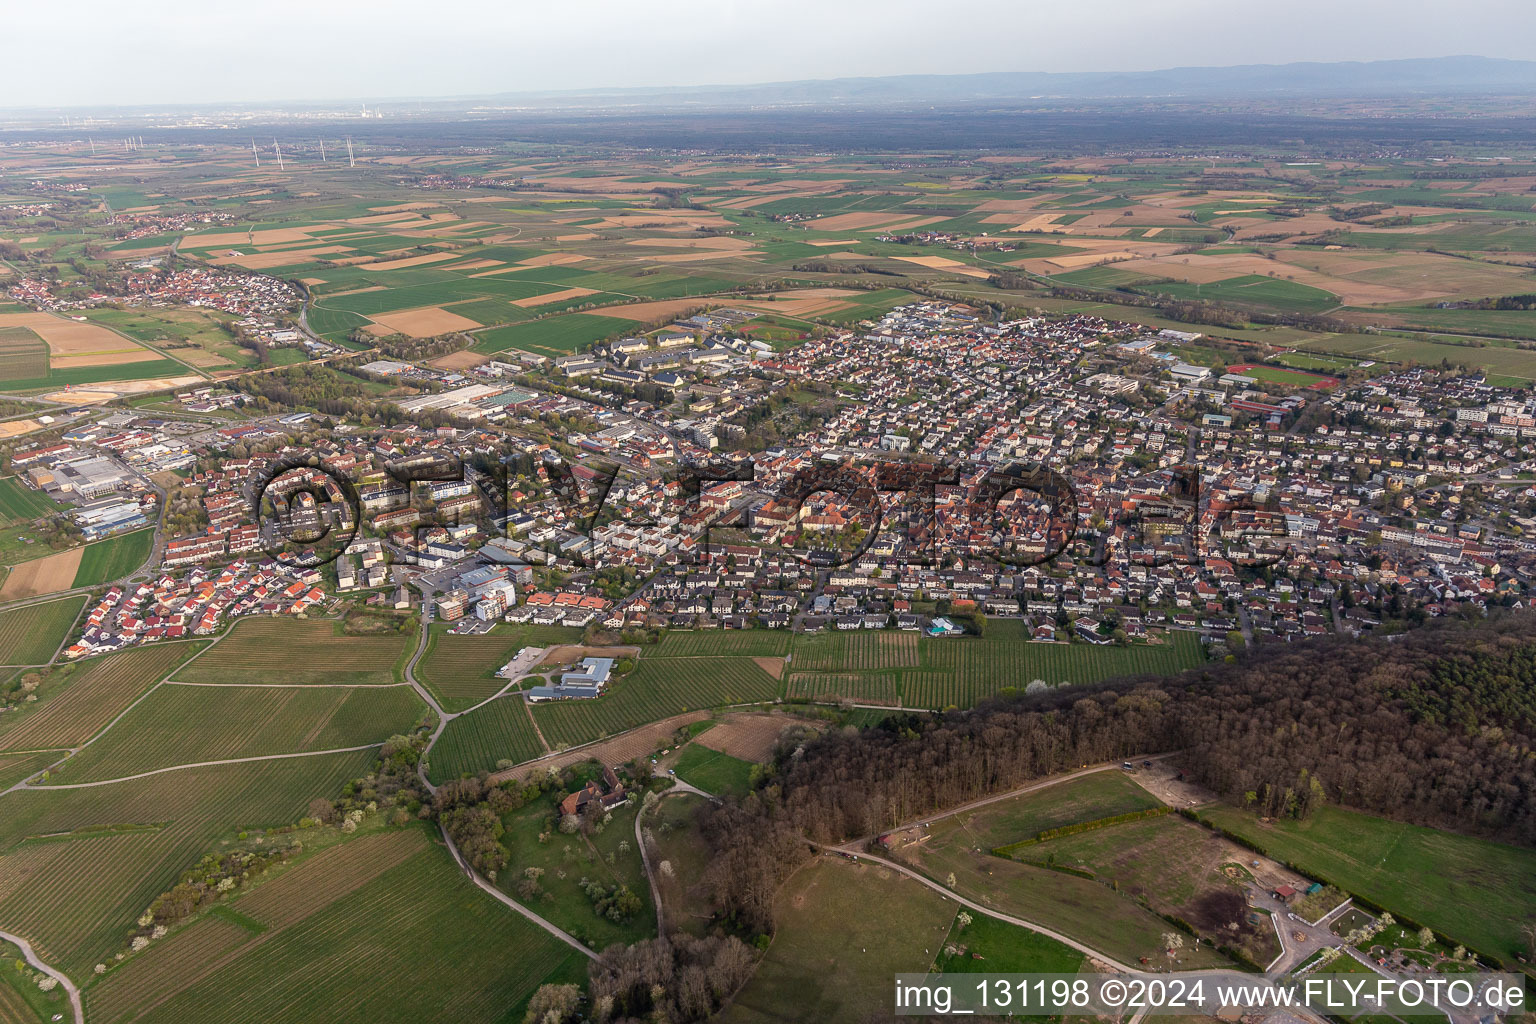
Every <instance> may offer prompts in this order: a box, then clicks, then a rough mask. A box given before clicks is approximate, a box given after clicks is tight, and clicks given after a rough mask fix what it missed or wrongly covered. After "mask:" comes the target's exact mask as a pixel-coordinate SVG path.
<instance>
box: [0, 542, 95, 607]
mask: <svg viewBox="0 0 1536 1024" xmlns="http://www.w3.org/2000/svg"><path fill="white" fill-rule="evenodd" d="M84 555H85V549H84V548H78V547H77V548H65V549H64V550H63V551H55V552H54V553H53V554H50V555H43V556H42V557H41V558H33V559H30V560H28V561H25V562H22V563H20V564H19V565H15V566H12V567H11V571H10V572H9V573H7V574H6V577H5V585H4V586H0V601H24V600H26V599H27V598H31V597H42V596H44V595H47V594H57V593H59V592H60V591H63V590H68V589H69V588H70V587H71V586H73V584H74V581H75V577H76V576H77V575H79V571H80V559H81V558H83V557H84Z"/></svg>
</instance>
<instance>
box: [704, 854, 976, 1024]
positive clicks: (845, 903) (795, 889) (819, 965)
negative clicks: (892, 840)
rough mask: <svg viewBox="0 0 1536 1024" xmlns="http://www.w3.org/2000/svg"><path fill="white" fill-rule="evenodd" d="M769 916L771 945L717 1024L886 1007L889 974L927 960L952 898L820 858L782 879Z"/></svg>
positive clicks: (937, 944) (846, 1014) (818, 1017)
mask: <svg viewBox="0 0 1536 1024" xmlns="http://www.w3.org/2000/svg"><path fill="white" fill-rule="evenodd" d="M774 917H775V920H776V922H777V929H776V931H775V933H774V937H773V944H772V945H771V946H769V947H768V952H767V953H766V954H765V955H764V957H763V961H762V963H760V964H759V965H758V968H757V973H756V974H755V975H753V977H752V980H751V981H749V982H747V984H746V986H745V987H743V988H742V990H741V992H740V993H738V994H737V996H736V999H735V1001H734V1002H733V1003H732V1004H731V1005H730V1006H728V1007H727V1008H726V1009H725V1010H724V1011H722V1012H721V1013H720V1015H719V1016H718V1017H717V1018H715V1019H716V1020H718V1021H720V1022H721V1024H769V1022H772V1021H784V1022H794V1024H799V1022H801V1021H854V1020H861V1019H864V1018H865V1016H866V1015H869V1014H881V1015H884V1014H889V1013H891V1012H892V1011H893V1010H894V1005H893V1000H892V997H891V976H892V975H893V974H895V973H898V972H914V973H922V972H925V971H927V970H928V969H929V968H930V967H932V965H933V961H934V957H935V955H936V954H937V953H938V952H939V950H940V948H941V947H942V946H943V944H944V939H945V937H946V936H947V935H948V934H949V931H950V927H951V926H952V924H953V922H954V919H955V905H954V904H953V903H949V902H947V901H945V900H944V899H943V898H942V897H941V896H939V894H938V893H936V892H934V891H933V890H931V889H928V888H925V887H924V886H923V885H922V884H921V883H919V882H916V881H914V880H913V879H910V878H907V877H905V876H903V875H898V874H896V873H895V872H893V871H889V870H887V869H885V868H881V867H878V866H873V865H855V864H849V863H847V862H845V861H841V860H834V859H830V858H823V859H821V860H818V861H817V862H816V863H814V864H812V865H810V866H808V867H805V868H802V869H801V870H800V871H798V872H797V873H796V874H795V875H793V876H792V877H791V878H790V879H789V881H788V882H786V883H785V884H784V887H783V888H782V889H781V890H780V891H779V894H778V897H777V899H776V901H775V904H774Z"/></svg>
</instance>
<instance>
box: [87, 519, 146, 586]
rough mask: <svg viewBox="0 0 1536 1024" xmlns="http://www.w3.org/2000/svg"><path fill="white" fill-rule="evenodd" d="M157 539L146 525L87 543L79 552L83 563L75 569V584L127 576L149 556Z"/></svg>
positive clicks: (92, 583) (103, 581) (91, 584)
mask: <svg viewBox="0 0 1536 1024" xmlns="http://www.w3.org/2000/svg"><path fill="white" fill-rule="evenodd" d="M154 542H155V531H154V530H152V529H144V530H135V531H134V532H133V533H120V534H118V535H117V536H115V537H108V538H107V539H106V540H99V541H97V542H95V543H94V544H87V545H86V547H85V551H84V552H82V553H81V555H80V567H79V568H78V569H76V570H75V583H74V585H75V586H77V587H94V586H96V584H98V583H106V582H107V581H108V580H115V579H121V578H122V577H124V576H127V575H128V574H129V573H131V572H133V571H134V570H136V569H138V568H139V566H141V565H143V564H144V563H145V562H146V561H148V560H149V551H150V548H151V547H152V546H153V545H154Z"/></svg>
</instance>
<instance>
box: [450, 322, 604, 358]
mask: <svg viewBox="0 0 1536 1024" xmlns="http://www.w3.org/2000/svg"><path fill="white" fill-rule="evenodd" d="M631 328H632V325H631V324H630V323H629V322H628V321H625V320H620V319H617V318H615V317H609V316H594V315H593V314H591V313H565V314H563V315H560V316H551V317H545V318H544V319H543V320H530V321H528V322H527V323H520V324H512V325H510V326H507V327H495V328H492V329H491V330H488V331H479V332H477V333H476V334H475V344H474V350H475V351H476V352H482V353H484V354H486V355H495V354H497V353H498V352H505V351H507V350H508V349H518V350H520V351H523V352H533V353H535V354H537V355H544V356H563V355H569V354H571V353H573V352H579V351H581V350H582V349H584V348H586V347H587V346H588V345H591V344H592V343H594V342H597V341H601V340H603V339H605V338H617V337H620V336H622V335H624V334H626V333H628V332H629V331H630V330H631Z"/></svg>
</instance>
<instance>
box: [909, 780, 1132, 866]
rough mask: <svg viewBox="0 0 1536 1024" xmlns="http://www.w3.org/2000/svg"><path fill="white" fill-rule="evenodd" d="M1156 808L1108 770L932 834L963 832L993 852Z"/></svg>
mask: <svg viewBox="0 0 1536 1024" xmlns="http://www.w3.org/2000/svg"><path fill="white" fill-rule="evenodd" d="M1158 806H1161V805H1160V804H1159V803H1158V801H1157V799H1156V798H1155V797H1153V796H1152V794H1150V793H1148V792H1147V791H1146V790H1144V789H1142V788H1141V787H1140V786H1138V785H1136V783H1134V782H1132V781H1131V780H1130V779H1128V778H1126V776H1125V773H1124V772H1121V771H1113V770H1112V771H1102V772H1094V773H1093V774H1092V775H1085V776H1083V777H1081V778H1077V779H1072V780H1070V781H1068V782H1061V783H1057V784H1056V785H1054V786H1048V787H1046V788H1045V789H1041V790H1037V791H1036V792H1033V793H1025V794H1024V795H1022V796H1016V797H1012V798H1011V799H1008V800H1000V801H997V802H995V803H990V804H987V805H986V806H985V807H982V808H979V809H977V810H974V811H967V812H965V813H963V814H957V815H954V816H953V817H950V818H946V819H944V821H943V822H941V823H940V824H938V825H935V826H934V828H935V830H936V832H947V831H950V830H953V829H962V830H963V831H964V832H965V834H966V835H967V836H968V837H969V838H970V839H972V840H974V842H975V845H977V846H979V847H981V848H982V849H986V850H991V849H995V848H997V847H999V846H1006V845H1007V844H1009V843H1016V842H1019V841H1021V840H1024V839H1030V838H1033V837H1034V836H1036V835H1039V834H1040V833H1041V832H1045V831H1047V830H1049V829H1056V828H1061V827H1063V826H1065V825H1074V824H1076V823H1078V822H1082V821H1094V820H1097V819H1099V818H1109V817H1113V816H1115V815H1117V814H1128V813H1130V812H1132V811H1142V810H1147V809H1150V808H1154V807H1158ZM1029 859H1031V860H1032V859H1034V858H1033V857H1032V856H1031V857H1030V858H1029Z"/></svg>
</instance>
